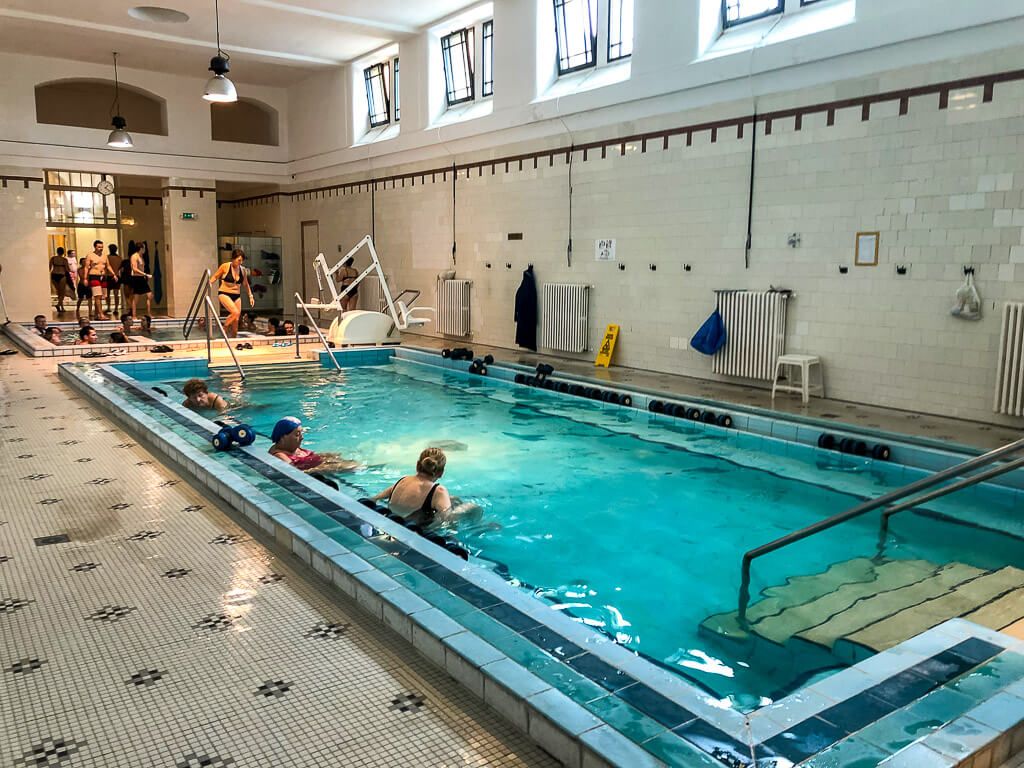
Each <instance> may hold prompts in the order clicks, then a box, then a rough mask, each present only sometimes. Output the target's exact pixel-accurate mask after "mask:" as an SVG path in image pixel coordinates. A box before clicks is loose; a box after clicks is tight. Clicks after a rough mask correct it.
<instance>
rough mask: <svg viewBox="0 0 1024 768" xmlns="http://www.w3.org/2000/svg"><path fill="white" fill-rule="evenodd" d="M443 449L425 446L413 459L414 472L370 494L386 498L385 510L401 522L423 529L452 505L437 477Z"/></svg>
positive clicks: (377, 499) (378, 498)
mask: <svg viewBox="0 0 1024 768" xmlns="http://www.w3.org/2000/svg"><path fill="white" fill-rule="evenodd" d="M445 461H446V458H445V455H444V451H442V450H441V449H440V448H427V449H426V450H425V451H423V453H421V454H420V458H419V460H418V461H417V462H416V474H415V475H412V476H407V477H403V478H401V479H400V480H399V481H398V482H397V483H395V484H394V485H392V486H391V487H390V488H388V489H387V490H384V491H381V492H380V493H378V494H377V495H376V496H374V497H373V500H374V501H380V500H381V499H387V500H388V509H389V510H390V511H391V513H392V514H394V515H398V516H399V517H401V518H402V519H403V520H404V521H405V522H407V523H412V524H413V525H418V526H420V527H423V528H425V527H426V526H428V525H430V524H431V523H432V522H434V520H435V518H436V517H438V516H441V517H443V516H445V515H446V514H447V513H448V512H449V511H450V510H451V507H452V500H451V497H450V496H449V495H448V489H446V488H445V487H444V486H443V485H441V484H440V483H439V482H437V481H438V480H440V479H441V475H443V474H444V465H445Z"/></svg>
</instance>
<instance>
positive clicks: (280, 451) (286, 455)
mask: <svg viewBox="0 0 1024 768" xmlns="http://www.w3.org/2000/svg"><path fill="white" fill-rule="evenodd" d="M302 434H303V430H302V422H301V421H299V420H298V419H297V418H295V417H294V416H287V417H285V418H283V419H281V420H280V421H278V422H277V424H275V425H274V431H273V432H271V433H270V439H271V440H273V441H274V444H273V445H272V446H270V455H271V456H275V457H277V458H279V459H281V461H285V462H287V463H289V464H291V465H292V466H293V467H295V468H296V469H301V470H302V471H303V472H309V471H310V470H313V469H315V470H318V471H320V472H323V471H330V470H335V471H339V472H347V471H349V470H352V469H355V468H356V467H357V466H359V463H358V462H356V461H351V460H349V459H345V458H342V457H341V456H338V455H337V454H335V453H324V454H319V453H315V452H314V451H310V450H307V449H306V448H303V447H302Z"/></svg>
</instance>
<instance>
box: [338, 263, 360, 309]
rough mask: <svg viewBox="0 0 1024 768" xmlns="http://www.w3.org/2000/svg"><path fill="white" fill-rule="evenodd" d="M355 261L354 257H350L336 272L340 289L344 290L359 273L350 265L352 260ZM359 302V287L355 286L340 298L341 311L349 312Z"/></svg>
mask: <svg viewBox="0 0 1024 768" xmlns="http://www.w3.org/2000/svg"><path fill="white" fill-rule="evenodd" d="M354 261H355V257H354V256H353V257H350V258H349V260H348V262H347V263H346V264H345V266H344V267H342V268H341V270H340V271H339V272H338V275H339V277H340V279H341V290H343V291H344V290H345V289H346V288H348V287H349V286H350V285H352V283H354V282H355V281H356V278H357V277H359V273H358V272H356V270H355V269H354V268H353V267H352V262H354ZM358 303H359V289H358V288H356V289H355V290H354V291H352V293H349V294H347V295H346V296H345V298H343V299H342V300H341V311H342V312H349V311H351V310H353V309H355V308H356V305H357V304H358Z"/></svg>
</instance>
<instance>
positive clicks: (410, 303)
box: [395, 288, 423, 309]
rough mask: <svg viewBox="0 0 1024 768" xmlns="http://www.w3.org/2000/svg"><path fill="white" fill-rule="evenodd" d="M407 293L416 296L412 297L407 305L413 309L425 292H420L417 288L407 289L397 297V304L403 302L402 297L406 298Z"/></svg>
mask: <svg viewBox="0 0 1024 768" xmlns="http://www.w3.org/2000/svg"><path fill="white" fill-rule="evenodd" d="M407 293H412V294H415V295H414V296H413V297H412V299H411V300H410V301H409V303H408V304H406V306H407V307H408V308H409V309H412V305H413V304H415V303H416V299H418V298H419V297H420V294H421V293H423V291H418V290H416V289H415V288H406V289H405V290H404V291H402V292H401V293H399V294H398V295H397V296H395V303H396V304H397V303H398V302H399V301H401V299H402V297H403V296H405V294H407Z"/></svg>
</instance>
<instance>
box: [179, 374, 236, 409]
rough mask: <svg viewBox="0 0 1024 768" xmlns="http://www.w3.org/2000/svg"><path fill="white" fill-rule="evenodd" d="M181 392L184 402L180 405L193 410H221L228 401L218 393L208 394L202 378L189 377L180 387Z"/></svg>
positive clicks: (208, 391)
mask: <svg viewBox="0 0 1024 768" xmlns="http://www.w3.org/2000/svg"><path fill="white" fill-rule="evenodd" d="M182 392H184V393H185V402H183V403H182V405H184V406H185V407H186V408H190V409H191V410H193V411H203V410H216V411H223V410H224V409H225V408H227V407H228V401H227V400H225V399H224V398H223V397H221V396H220V395H218V394H210V390H209V389H207V387H206V382H205V381H203V380H202V379H189V380H188V381H186V382H185V386H184V387H182Z"/></svg>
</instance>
